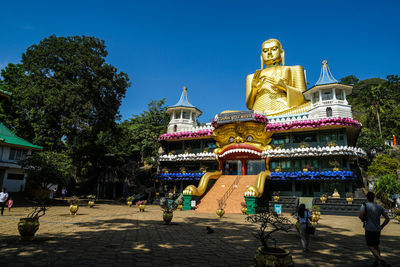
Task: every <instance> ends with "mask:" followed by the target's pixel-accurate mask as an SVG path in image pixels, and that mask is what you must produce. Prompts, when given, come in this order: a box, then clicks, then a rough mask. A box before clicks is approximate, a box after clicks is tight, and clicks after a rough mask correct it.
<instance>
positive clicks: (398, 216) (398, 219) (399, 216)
mask: <svg viewBox="0 0 400 267" xmlns="http://www.w3.org/2000/svg"><path fill="white" fill-rule="evenodd" d="M396 219H397V221H398V222H399V223H400V215H396Z"/></svg>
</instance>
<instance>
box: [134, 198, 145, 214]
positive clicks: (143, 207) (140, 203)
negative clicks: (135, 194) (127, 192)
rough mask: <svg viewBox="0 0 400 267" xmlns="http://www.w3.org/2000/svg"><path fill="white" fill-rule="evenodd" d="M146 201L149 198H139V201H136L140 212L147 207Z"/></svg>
mask: <svg viewBox="0 0 400 267" xmlns="http://www.w3.org/2000/svg"><path fill="white" fill-rule="evenodd" d="M146 203H147V200H139V201H138V202H136V206H137V207H139V212H143V211H144V209H145V208H146Z"/></svg>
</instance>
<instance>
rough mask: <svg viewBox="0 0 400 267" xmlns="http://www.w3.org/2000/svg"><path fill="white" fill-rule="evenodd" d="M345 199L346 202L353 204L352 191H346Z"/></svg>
mask: <svg viewBox="0 0 400 267" xmlns="http://www.w3.org/2000/svg"><path fill="white" fill-rule="evenodd" d="M346 201H347V204H353V201H354V195H353V193H346Z"/></svg>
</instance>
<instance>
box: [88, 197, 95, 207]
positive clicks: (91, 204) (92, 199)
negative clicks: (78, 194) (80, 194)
mask: <svg viewBox="0 0 400 267" xmlns="http://www.w3.org/2000/svg"><path fill="white" fill-rule="evenodd" d="M87 198H88V199H89V201H88V206H89V208H93V206H94V201H95V199H96V196H95V195H88V196H87Z"/></svg>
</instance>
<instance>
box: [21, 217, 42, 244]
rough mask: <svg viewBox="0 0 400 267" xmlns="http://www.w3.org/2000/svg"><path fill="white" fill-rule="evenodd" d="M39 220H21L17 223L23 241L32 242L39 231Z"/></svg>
mask: <svg viewBox="0 0 400 267" xmlns="http://www.w3.org/2000/svg"><path fill="white" fill-rule="evenodd" d="M39 225H40V224H39V218H22V219H19V222H18V231H19V234H20V236H21V240H23V241H32V240H33V237H34V236H35V233H36V231H37V230H38V229H39Z"/></svg>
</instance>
